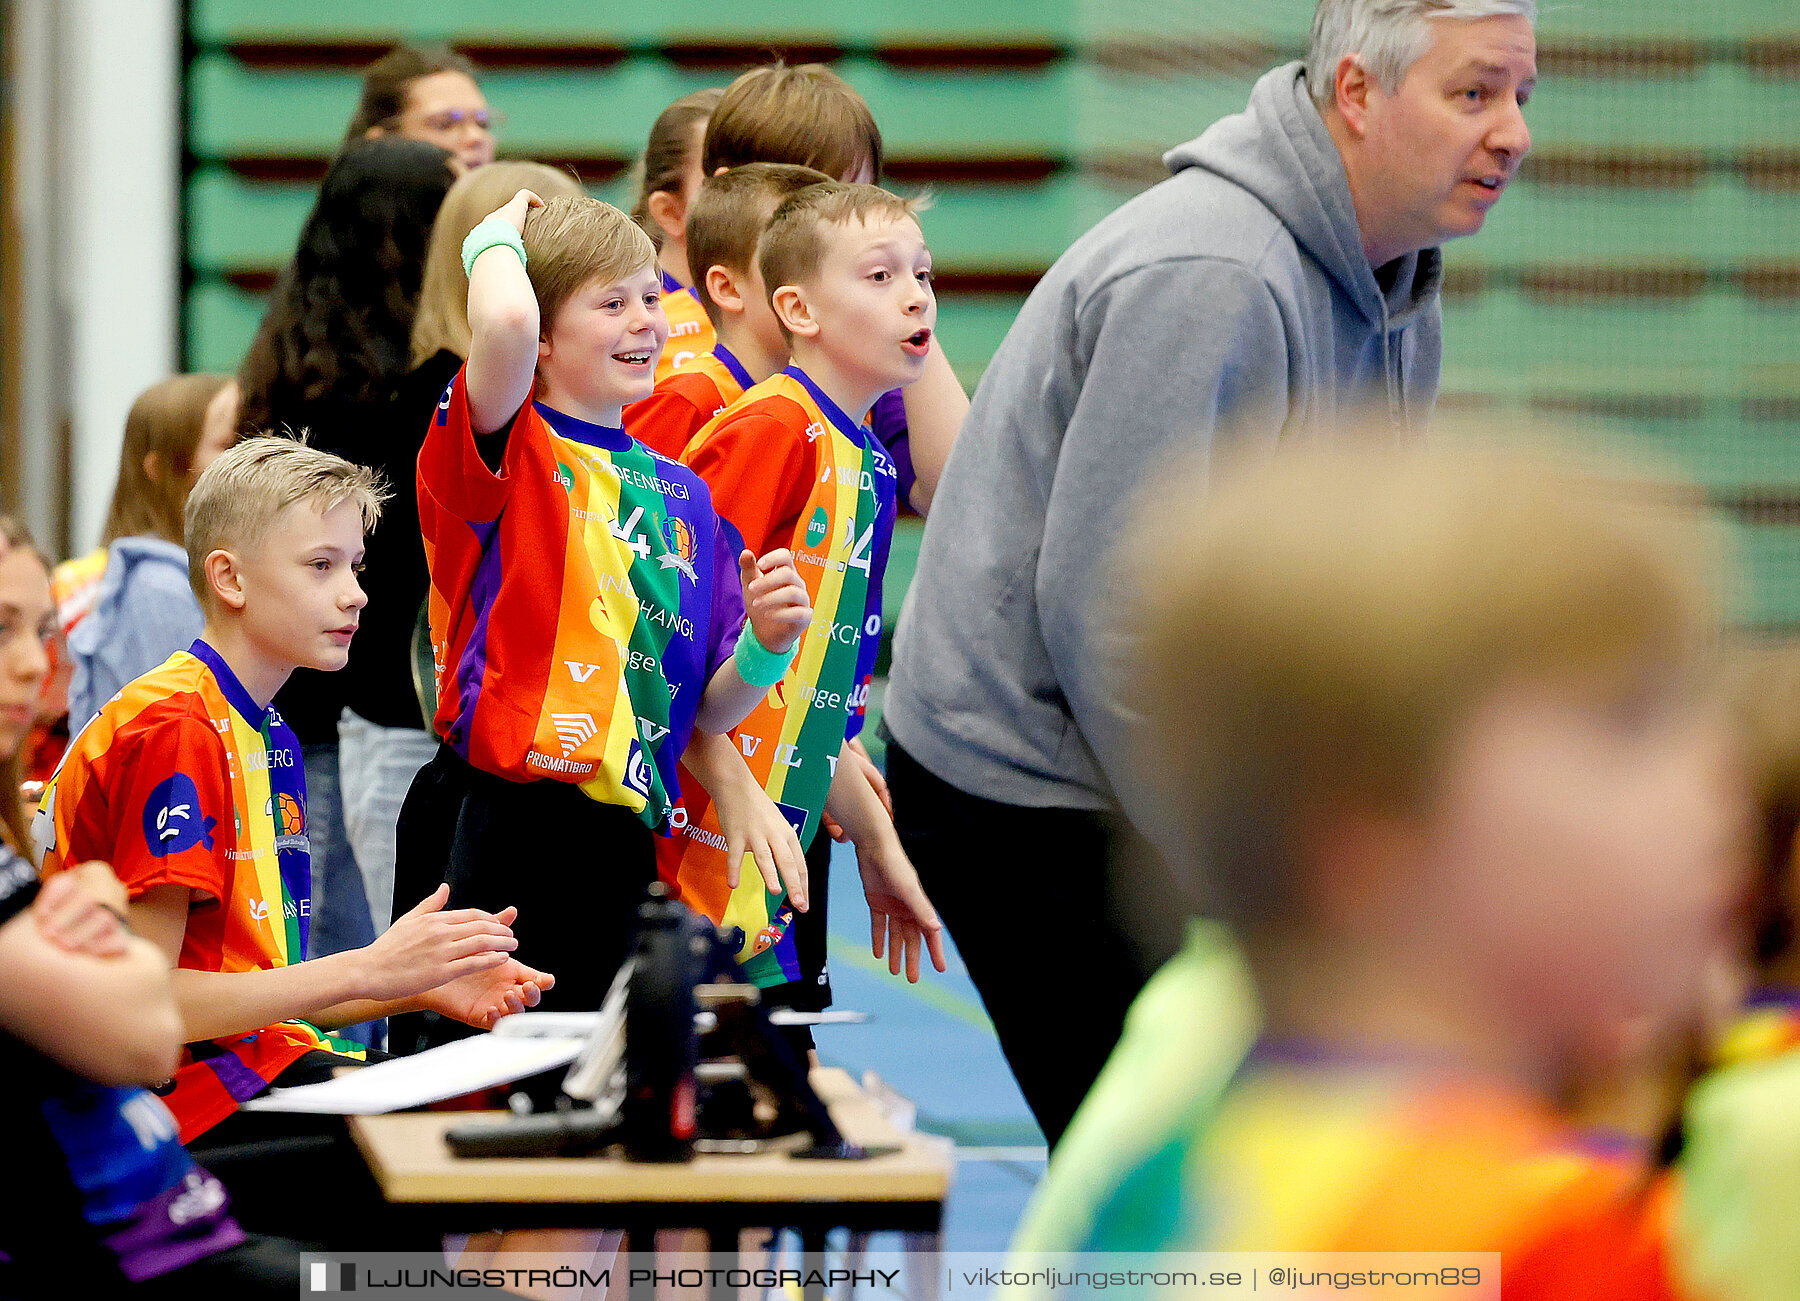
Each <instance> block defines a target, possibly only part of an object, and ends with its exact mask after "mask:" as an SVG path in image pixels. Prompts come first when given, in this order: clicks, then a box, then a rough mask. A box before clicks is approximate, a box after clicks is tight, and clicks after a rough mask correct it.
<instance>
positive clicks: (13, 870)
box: [0, 841, 38, 925]
mask: <svg viewBox="0 0 1800 1301" xmlns="http://www.w3.org/2000/svg"><path fill="white" fill-rule="evenodd" d="M37 895H38V874H37V869H36V868H34V867H32V865H31V863H30V862H29V861H28V860H27V859H26V858H25V857H24V856H23V855H20V854H17V853H14V852H13V848H12V846H11V845H8V844H6V843H5V842H4V841H0V925H4V924H5V923H7V922H9V921H11V920H12V919H13V918H15V917H17V916H18V915H19V914H20V913H22V912H24V911H25V910H26V909H27V908H29V907H31V902H32V900H34V899H36V898H37Z"/></svg>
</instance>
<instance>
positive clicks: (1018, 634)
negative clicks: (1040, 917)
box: [884, 63, 1442, 811]
mask: <svg viewBox="0 0 1800 1301" xmlns="http://www.w3.org/2000/svg"><path fill="white" fill-rule="evenodd" d="M1164 161H1165V162H1166V163H1167V164H1168V166H1169V169H1170V171H1171V172H1173V173H1174V174H1173V175H1172V176H1171V177H1170V178H1169V179H1168V180H1166V181H1164V182H1163V183H1162V184H1160V185H1158V186H1156V187H1155V188H1153V189H1151V190H1149V191H1147V192H1145V193H1144V194H1141V195H1139V196H1138V197H1137V198H1135V199H1133V200H1131V201H1130V202H1128V203H1126V204H1124V205H1123V206H1122V207H1120V208H1119V209H1118V210H1117V211H1116V212H1114V213H1112V214H1111V215H1110V216H1108V217H1107V218H1106V219H1105V220H1103V221H1102V222H1101V223H1100V224H1099V225H1098V226H1096V227H1095V228H1094V229H1093V230H1091V231H1089V232H1088V233H1087V234H1086V235H1084V236H1082V238H1081V239H1080V240H1078V241H1077V242H1076V243H1075V245H1074V246H1073V247H1071V248H1070V249H1069V251H1068V252H1067V253H1065V254H1064V255H1063V256H1062V257H1061V258H1060V259H1059V260H1058V261H1057V263H1056V265H1055V266H1054V267H1052V268H1051V269H1050V271H1049V273H1048V274H1047V275H1046V276H1045V277H1044V279H1043V281H1042V282H1041V283H1039V285H1038V287H1037V288H1036V290H1034V291H1033V293H1032V295H1031V297H1030V299H1029V300H1028V301H1027V302H1026V304H1025V306H1024V308H1023V309H1022V310H1021V311H1020V313H1019V317H1018V319H1017V320H1016V321H1015V322H1014V323H1013V327H1012V329H1011V331H1010V332H1009V333H1008V334H1007V336H1006V339H1005V341H1004V342H1003V343H1002V344H1001V345H1000V349H999V351H998V352H997V353H995V355H994V359H993V362H992V364H991V365H990V366H989V368H988V371H987V374H986V375H985V376H984V377H983V379H982V381H981V386H980V388H979V389H978V390H977V392H976V394H975V399H974V403H973V405H972V407H971V409H970V411H969V415H968V419H967V420H966V421H965V423H964V424H963V428H962V433H961V435H960V436H959V437H958V439H957V443H956V447H955V450H954V451H953V452H952V453H951V456H950V460H949V463H948V465H947V466H946V468H945V470H944V475H943V479H942V482H941V483H940V485H939V487H938V491H937V494H936V496H935V497H934V498H933V500H932V506H931V515H930V519H929V522H928V523H927V525H926V529H925V537H924V542H923V544H922V547H921V550H920V553H919V568H918V575H917V578H916V579H915V581H914V583H913V587H912V590H911V593H910V594H909V596H908V600H907V608H906V611H905V613H904V615H903V617H902V619H901V623H900V627H899V632H898V642H897V645H896V648H895V655H894V667H893V674H892V678H891V681H890V684H889V689H888V692H887V696H886V700H885V705H884V709H885V717H886V722H887V727H888V729H889V730H890V732H891V734H892V735H893V737H894V738H895V739H896V740H898V741H899V743H900V744H901V745H902V746H904V747H905V748H906V749H907V751H908V752H909V753H910V754H911V755H912V756H913V757H914V758H915V759H917V760H918V761H919V762H920V763H921V764H922V765H924V767H925V768H927V769H928V770H930V771H931V772H933V773H935V774H936V775H937V776H938V777H940V778H942V779H943V780H945V781H947V782H949V783H950V784H952V785H954V786H956V787H958V788H960V789H962V790H965V791H968V792H970V793H972V794H975V795H979V796H983V797H985V798H987V799H991V800H996V801H999V802H1001V803H1005V804H1013V805H1021V806H1026V807H1046V806H1049V807H1060V808H1081V809H1109V808H1116V807H1118V803H1119V801H1118V798H1117V796H1116V795H1115V791H1117V790H1118V789H1119V788H1120V786H1121V785H1122V783H1121V782H1120V781H1119V780H1118V778H1117V775H1116V774H1117V765H1118V762H1119V756H1120V753H1121V743H1122V729H1123V724H1124V723H1125V721H1126V719H1125V715H1124V712H1123V710H1122V708H1121V707H1120V706H1119V704H1118V703H1117V702H1116V699H1114V698H1113V697H1114V695H1115V693H1113V692H1111V691H1109V690H1108V689H1107V682H1108V681H1109V680H1111V679H1109V678H1108V675H1107V674H1106V673H1104V672H1102V671H1101V669H1100V667H1099V666H1100V665H1101V664H1102V663H1105V664H1109V665H1115V664H1120V660H1119V658H1118V657H1119V656H1120V655H1123V654H1128V652H1125V651H1123V650H1121V648H1120V647H1119V646H1118V645H1116V644H1113V643H1115V642H1116V639H1111V638H1110V634H1111V631H1112V630H1111V629H1110V628H1109V627H1108V622H1109V621H1108V619H1107V617H1106V615H1105V613H1104V610H1103V606H1104V601H1103V600H1101V598H1105V597H1109V596H1113V595H1116V592H1114V591H1113V590H1112V589H1113V587H1114V586H1115V583H1116V581H1122V580H1120V579H1118V578H1117V575H1116V569H1115V567H1114V566H1113V565H1112V563H1111V560H1110V555H1111V550H1112V547H1113V545H1114V543H1115V541H1116V538H1117V536H1118V534H1119V531H1120V529H1121V528H1122V527H1123V525H1124V524H1125V523H1126V522H1127V520H1128V519H1129V518H1130V515H1131V510H1132V506H1133V501H1134V498H1135V496H1136V495H1137V493H1138V492H1139V491H1140V489H1141V488H1142V487H1143V486H1144V483H1145V480H1146V478H1147V477H1149V476H1151V475H1153V474H1154V472H1155V471H1156V469H1157V468H1158V466H1159V465H1160V464H1161V463H1163V462H1164V461H1165V460H1166V459H1167V458H1168V457H1169V456H1171V455H1173V454H1177V453H1181V452H1188V453H1202V454H1210V453H1211V451H1212V450H1213V449H1214V448H1216V447H1219V446H1221V444H1222V442H1223V440H1225V439H1230V440H1233V441H1234V442H1237V443H1240V444H1242V443H1246V442H1250V443H1255V444H1268V445H1270V446H1272V445H1273V444H1274V443H1275V441H1276V440H1278V439H1282V438H1290V437H1297V436H1305V435H1306V434H1308V433H1312V432H1317V431H1320V430H1326V431H1328V430H1330V429H1331V428H1332V427H1333V424H1334V422H1335V421H1337V420H1338V419H1339V418H1340V417H1342V416H1344V415H1347V414H1348V413H1349V412H1351V411H1353V410H1354V411H1357V412H1365V411H1366V409H1367V408H1370V407H1371V406H1372V407H1373V409H1374V410H1375V411H1376V412H1378V413H1383V412H1384V413H1385V414H1386V416H1387V419H1388V420H1389V421H1390V422H1391V423H1392V424H1393V426H1394V427H1395V428H1396V429H1398V430H1416V429H1418V428H1420V427H1421V426H1422V424H1423V423H1424V421H1425V420H1426V419H1427V417H1428V416H1429V414H1430V412H1431V408H1432V404H1433V402H1434V401H1435V399H1436V396H1437V383H1438V362H1439V356H1440V344H1441V330H1440V324H1441V319H1440V313H1439V303H1438V291H1439V287H1440V284H1441V280H1442V274H1441V264H1440V260H1439V257H1438V252H1437V250H1436V249H1427V250H1425V251H1424V252H1422V253H1417V254H1409V255H1407V256H1405V257H1402V258H1399V259H1396V260H1395V261H1394V262H1391V263H1389V264H1388V265H1387V266H1384V267H1382V268H1381V270H1380V273H1379V275H1378V274H1377V272H1376V270H1375V269H1374V268H1372V267H1371V266H1370V265H1369V261H1368V258H1367V256H1366V255H1365V254H1364V252H1363V247H1362V239H1361V235H1360V233H1359V230H1358V227H1357V221H1356V212H1355V209H1354V208H1353V206H1352V204H1351V199H1350V188H1349V183H1348V181H1347V180H1346V178H1345V175H1344V166H1343V162H1342V160H1341V158H1340V156H1339V154H1338V151H1337V147H1336V145H1335V143H1334V142H1333V141H1332V138H1331V136H1330V133H1329V132H1328V131H1327V130H1326V128H1325V123H1324V121H1323V120H1322V119H1321V118H1320V116H1319V111H1318V109H1317V108H1316V107H1315V106H1314V104H1313V102H1312V100H1311V98H1310V97H1309V96H1308V94H1307V88H1306V82H1305V79H1304V77H1303V75H1302V73H1301V66H1300V64H1298V63H1293V64H1288V65H1286V66H1284V67H1280V68H1276V69H1274V70H1273V71H1271V72H1269V73H1267V74H1265V75H1264V76H1263V77H1262V78H1261V79H1260V80H1259V81H1258V82H1257V83H1256V86H1255V89H1254V90H1253V91H1252V92H1251V95H1250V104H1249V108H1248V109H1247V111H1245V112H1244V113H1241V114H1237V115H1235V116H1232V117H1228V118H1225V119H1223V120H1221V121H1219V122H1216V123H1214V124H1213V126H1211V127H1210V128H1208V130H1207V131H1206V132H1205V133H1204V134H1203V135H1201V136H1200V138H1199V139H1197V140H1193V141H1190V142H1189V143H1187V144H1185V145H1182V146H1181V147H1180V148H1178V149H1175V150H1172V151H1171V152H1170V153H1169V154H1168V155H1167V156H1166V158H1165V160H1164ZM1097 601H1100V602H1101V607H1102V608H1101V610H1100V612H1099V613H1097V614H1096V615H1095V617H1094V618H1093V619H1092V620H1090V618H1089V615H1090V610H1093V609H1095V608H1096V602H1097ZM1120 667H1121V671H1123V672H1127V673H1128V672H1129V662H1128V660H1126V661H1125V662H1123V664H1122V665H1120ZM1130 803H1134V801H1129V800H1128V801H1127V804H1130ZM1128 811H1129V810H1128Z"/></svg>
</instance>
